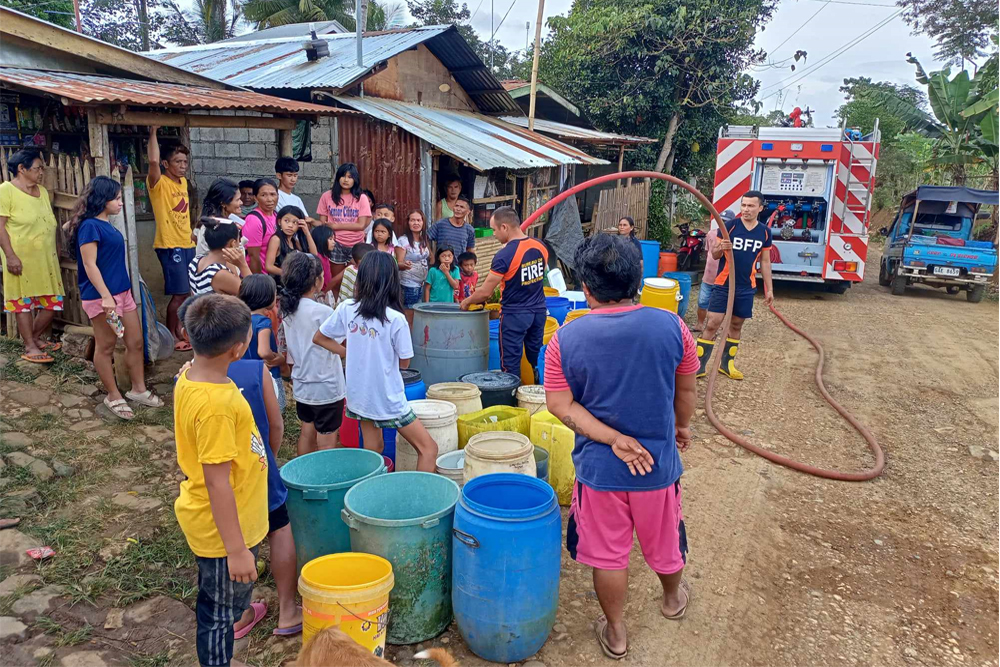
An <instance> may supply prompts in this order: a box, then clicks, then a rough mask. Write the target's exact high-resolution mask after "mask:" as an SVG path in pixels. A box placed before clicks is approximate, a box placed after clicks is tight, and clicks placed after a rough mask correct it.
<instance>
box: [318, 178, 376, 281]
mask: <svg viewBox="0 0 1000 667" xmlns="http://www.w3.org/2000/svg"><path fill="white" fill-rule="evenodd" d="M316 215H318V216H319V219H320V221H321V222H322V223H323V224H325V225H328V226H329V227H330V228H331V229H333V232H334V235H335V239H336V243H335V245H334V248H333V250H332V251H331V258H332V267H331V268H332V269H333V285H332V289H333V291H334V292H339V291H340V280H341V276H342V274H343V272H344V269H345V268H346V267H347V265H348V264H349V263H350V262H351V248H353V247H354V246H355V244H357V243H361V242H362V241H364V240H365V229H366V228H367V227H368V223H369V222H371V219H372V206H371V202H370V201H369V200H368V197H367V196H366V195H364V194H363V193H362V192H361V177H360V176H359V175H358V168H357V167H356V166H355V165H354V164H353V163H350V162H348V163H345V164H342V165H340V167H338V168H337V173H336V175H334V177H333V187H331V188H330V189H329V190H328V191H327V192H324V193H323V196H322V197H320V200H319V206H318V207H317V208H316Z"/></svg>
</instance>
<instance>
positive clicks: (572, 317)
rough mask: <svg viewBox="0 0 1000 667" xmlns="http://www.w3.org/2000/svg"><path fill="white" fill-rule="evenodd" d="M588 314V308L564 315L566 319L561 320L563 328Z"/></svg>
mask: <svg viewBox="0 0 1000 667" xmlns="http://www.w3.org/2000/svg"><path fill="white" fill-rule="evenodd" d="M589 312H590V308H580V309H579V310H571V311H569V313H567V314H566V319H565V320H563V326H566V325H567V324H569V323H570V322H572V321H573V320H575V319H577V318H578V317H583V316H584V315H586V314H587V313H589Z"/></svg>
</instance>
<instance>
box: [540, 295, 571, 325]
mask: <svg viewBox="0 0 1000 667" xmlns="http://www.w3.org/2000/svg"><path fill="white" fill-rule="evenodd" d="M545 307H546V308H547V309H548V311H549V315H550V316H552V317H554V318H556V321H557V322H559V326H562V323H563V322H564V321H565V320H566V315H568V314H569V311H570V306H569V299H567V298H566V297H564V296H547V297H545Z"/></svg>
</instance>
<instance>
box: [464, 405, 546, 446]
mask: <svg viewBox="0 0 1000 667" xmlns="http://www.w3.org/2000/svg"><path fill="white" fill-rule="evenodd" d="M486 431H512V432H514V433H521V434H522V435H528V434H529V433H530V432H531V417H530V416H529V415H528V411H527V410H525V409H524V408H512V407H510V406H509V405H491V406H490V407H488V408H483V409H482V410H480V411H479V412H470V413H469V414H467V415H462V416H461V417H459V418H458V448H459V449H465V446H466V445H467V444H469V440H471V439H472V436H474V435H479V434H480V433H485V432H486Z"/></svg>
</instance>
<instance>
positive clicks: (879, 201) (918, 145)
mask: <svg viewBox="0 0 1000 667" xmlns="http://www.w3.org/2000/svg"><path fill="white" fill-rule="evenodd" d="M933 149H934V140H933V139H929V138H928V137H925V136H922V135H919V134H917V133H915V132H904V133H902V134H899V135H897V136H896V138H895V140H894V141H893V142H892V144H891V145H888V146H886V145H883V146H882V151H881V153H880V154H879V160H878V170H877V172H876V173H877V177H876V179H875V191H874V193H873V201H872V203H873V206H874V208H875V209H876V210H881V209H883V208H893V207H895V206H897V205H898V204H899V200H900V199H902V197H903V195H905V194H906V193H907V192H912V191H913V190H914V189H916V187H917V186H918V185H922V184H924V183H936V182H941V178H942V176H941V174H940V170H939V169H935V168H934V167H933V166H932V165H930V164H929V161H930V159H931V157H932V156H933Z"/></svg>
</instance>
